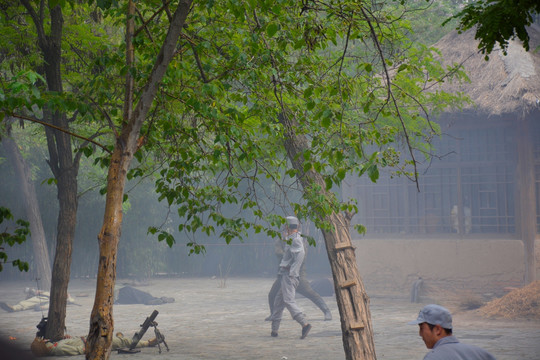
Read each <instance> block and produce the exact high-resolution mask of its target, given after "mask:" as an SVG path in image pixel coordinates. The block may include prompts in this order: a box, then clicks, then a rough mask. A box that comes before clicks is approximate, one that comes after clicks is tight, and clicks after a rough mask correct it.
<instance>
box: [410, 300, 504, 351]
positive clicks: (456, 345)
mask: <svg viewBox="0 0 540 360" xmlns="http://www.w3.org/2000/svg"><path fill="white" fill-rule="evenodd" d="M408 324H410V325H418V326H419V327H420V330H419V335H420V337H421V338H422V340H424V343H425V344H426V347H427V348H428V349H431V351H430V352H428V353H427V354H426V356H424V360H495V357H494V356H493V355H491V354H490V353H488V352H487V351H485V350H484V349H481V348H479V347H477V346H473V345H468V344H463V343H460V342H459V341H458V339H457V338H456V337H455V336H453V335H452V315H451V314H450V311H448V309H446V308H445V307H442V306H440V305H435V304H430V305H426V306H424V308H423V309H422V310H420V313H419V314H418V318H417V319H416V320H414V321H411V322H409V323H408Z"/></svg>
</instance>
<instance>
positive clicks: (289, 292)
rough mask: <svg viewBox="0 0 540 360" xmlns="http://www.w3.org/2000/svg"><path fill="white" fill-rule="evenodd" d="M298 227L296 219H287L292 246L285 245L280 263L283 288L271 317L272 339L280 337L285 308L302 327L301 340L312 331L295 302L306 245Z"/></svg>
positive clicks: (289, 217)
mask: <svg viewBox="0 0 540 360" xmlns="http://www.w3.org/2000/svg"><path fill="white" fill-rule="evenodd" d="M298 225H299V222H298V219H297V218H296V217H294V216H288V217H287V237H286V239H287V240H288V241H290V245H289V244H288V243H286V244H285V247H284V254H283V258H282V259H281V262H280V263H279V271H278V276H279V279H280V283H281V287H280V288H279V290H278V292H277V294H276V297H275V300H274V308H273V311H272V315H270V320H271V321H272V332H271V333H270V335H271V336H272V337H277V336H278V330H279V326H280V324H281V317H282V315H283V310H285V308H287V310H289V312H290V313H291V316H292V318H293V319H294V320H296V321H297V322H298V323H299V324H300V325H301V326H302V333H301V336H300V339H304V338H305V337H306V336H307V335H308V333H309V331H310V330H311V325H310V324H309V323H308V322H307V320H306V316H305V315H304V313H303V312H302V310H301V309H300V308H299V307H298V305H297V304H296V300H295V295H296V288H297V287H298V284H299V282H300V268H301V267H302V263H303V262H304V256H305V249H304V243H303V240H302V236H301V235H300V233H299V232H298Z"/></svg>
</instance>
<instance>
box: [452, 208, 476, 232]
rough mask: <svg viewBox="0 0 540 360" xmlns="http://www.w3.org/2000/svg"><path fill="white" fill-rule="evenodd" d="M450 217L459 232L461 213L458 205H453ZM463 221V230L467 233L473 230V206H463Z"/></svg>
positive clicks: (453, 226)
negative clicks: (459, 213)
mask: <svg viewBox="0 0 540 360" xmlns="http://www.w3.org/2000/svg"><path fill="white" fill-rule="evenodd" d="M450 217H451V218H452V228H453V229H454V231H455V232H457V233H458V234H459V215H458V206H457V205H454V206H453V207H452V211H451V212H450ZM463 222H464V223H463V231H464V232H465V234H468V233H470V232H471V230H472V214H471V208H470V207H468V206H464V207H463Z"/></svg>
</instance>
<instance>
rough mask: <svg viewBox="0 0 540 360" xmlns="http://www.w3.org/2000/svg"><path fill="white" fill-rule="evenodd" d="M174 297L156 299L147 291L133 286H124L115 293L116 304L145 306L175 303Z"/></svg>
mask: <svg viewBox="0 0 540 360" xmlns="http://www.w3.org/2000/svg"><path fill="white" fill-rule="evenodd" d="M173 302H174V298H172V297H166V296H162V297H159V298H158V297H155V296H153V295H152V294H150V293H147V292H145V291H142V290H139V289H135V288H134V287H131V286H124V287H123V288H121V289H119V290H118V291H115V301H114V303H115V304H144V305H162V304H168V303H173Z"/></svg>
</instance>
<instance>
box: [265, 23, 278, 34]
mask: <svg viewBox="0 0 540 360" xmlns="http://www.w3.org/2000/svg"><path fill="white" fill-rule="evenodd" d="M278 30H279V26H278V25H277V24H276V23H270V24H268V26H267V27H266V34H268V36H270V37H272V36H274V35H275V34H276V33H277V31H278Z"/></svg>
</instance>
